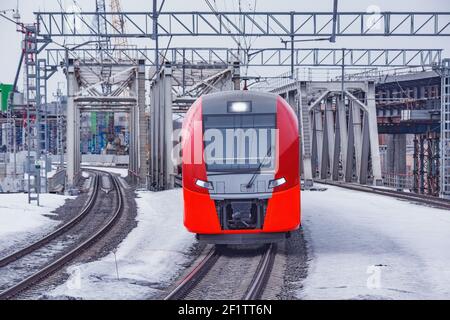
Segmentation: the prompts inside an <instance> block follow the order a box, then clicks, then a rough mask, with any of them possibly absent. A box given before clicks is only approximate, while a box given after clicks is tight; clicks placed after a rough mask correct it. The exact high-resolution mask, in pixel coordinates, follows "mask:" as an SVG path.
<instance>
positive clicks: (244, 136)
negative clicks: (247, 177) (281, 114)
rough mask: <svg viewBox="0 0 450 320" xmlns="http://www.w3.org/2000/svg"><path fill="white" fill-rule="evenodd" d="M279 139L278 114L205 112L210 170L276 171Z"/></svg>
mask: <svg viewBox="0 0 450 320" xmlns="http://www.w3.org/2000/svg"><path fill="white" fill-rule="evenodd" d="M275 138H276V117H275V114H226V115H205V116H204V117H203V141H204V158H205V162H206V169H207V170H208V171H216V172H217V171H219V172H220V171H224V172H229V171H240V172H245V171H255V170H258V169H261V170H272V169H273V168H274V164H275V154H276V153H275V151H276V150H275Z"/></svg>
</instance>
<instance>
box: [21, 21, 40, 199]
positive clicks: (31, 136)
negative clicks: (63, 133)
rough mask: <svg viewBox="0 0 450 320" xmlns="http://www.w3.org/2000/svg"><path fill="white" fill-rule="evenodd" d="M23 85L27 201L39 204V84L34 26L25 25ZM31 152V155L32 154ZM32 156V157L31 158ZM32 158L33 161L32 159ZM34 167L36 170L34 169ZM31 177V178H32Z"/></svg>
mask: <svg viewBox="0 0 450 320" xmlns="http://www.w3.org/2000/svg"><path fill="white" fill-rule="evenodd" d="M24 50H25V57H24V59H25V61H24V62H25V64H24V65H25V85H26V128H25V130H24V132H25V139H24V146H25V148H26V150H27V173H28V203H31V201H36V202H37V204H38V205H39V194H40V191H41V190H40V181H39V180H40V176H41V170H40V168H39V167H38V166H35V164H36V161H37V158H38V157H39V154H40V148H39V146H40V143H39V141H38V132H37V131H38V130H36V129H37V125H36V124H38V123H39V122H40V121H39V119H38V118H39V116H40V112H39V111H40V102H41V99H40V84H39V82H40V81H39V80H38V76H39V67H38V62H37V54H38V49H37V37H36V26H35V25H32V26H27V27H26V29H25V38H24ZM32 153H33V155H32ZM33 157H34V158H33ZM33 160H34V161H33ZM35 169H36V170H37V171H35ZM32 178H33V179H32Z"/></svg>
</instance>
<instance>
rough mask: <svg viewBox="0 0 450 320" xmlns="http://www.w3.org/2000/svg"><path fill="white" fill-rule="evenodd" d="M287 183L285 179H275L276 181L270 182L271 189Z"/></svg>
mask: <svg viewBox="0 0 450 320" xmlns="http://www.w3.org/2000/svg"><path fill="white" fill-rule="evenodd" d="M285 183H286V179H285V178H279V179H275V180H270V181H269V188H272V189H273V188H275V187H279V186H281V185H283V184H285Z"/></svg>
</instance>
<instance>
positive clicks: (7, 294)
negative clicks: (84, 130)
mask: <svg viewBox="0 0 450 320" xmlns="http://www.w3.org/2000/svg"><path fill="white" fill-rule="evenodd" d="M108 174H109V175H110V176H111V177H112V180H113V184H114V188H115V189H116V190H117V209H116V211H115V212H114V215H113V216H112V217H111V219H110V220H109V221H108V222H107V223H106V224H105V225H104V226H103V227H101V228H100V229H99V230H98V231H97V232H95V233H94V234H93V235H92V236H91V237H89V238H88V239H87V240H85V241H84V242H83V243H81V244H80V245H78V246H77V247H76V248H74V249H73V250H71V251H70V252H68V253H66V254H65V255H64V256H62V257H60V258H59V259H57V260H56V261H53V262H52V263H50V264H49V265H47V266H45V267H44V268H42V269H41V270H39V271H37V272H36V273H34V274H33V275H31V276H29V277H28V278H26V279H24V280H22V281H21V282H20V283H18V284H16V285H14V286H12V287H10V288H8V289H6V290H5V291H3V292H0V300H5V299H11V298H12V297H14V296H16V295H17V294H19V293H20V292H22V291H23V290H25V289H27V288H29V287H30V286H32V285H34V284H36V283H37V282H39V281H41V280H42V279H44V278H46V277H48V276H49V275H51V274H52V273H54V272H56V271H57V270H59V269H61V268H62V267H63V266H64V265H65V264H67V263H68V262H70V261H71V260H73V259H74V258H75V257H77V256H79V255H80V254H81V253H83V252H84V251H85V250H86V249H87V248H89V247H90V246H91V245H93V244H94V243H95V242H96V241H98V240H99V239H100V238H101V237H103V236H104V235H105V234H106V233H107V232H108V231H109V230H110V229H111V228H112V227H113V226H114V224H115V223H116V222H117V221H118V220H119V218H120V216H121V214H122V212H123V203H124V201H123V198H124V196H123V193H122V189H121V187H120V183H119V181H118V178H117V177H115V176H113V175H112V174H110V173H108Z"/></svg>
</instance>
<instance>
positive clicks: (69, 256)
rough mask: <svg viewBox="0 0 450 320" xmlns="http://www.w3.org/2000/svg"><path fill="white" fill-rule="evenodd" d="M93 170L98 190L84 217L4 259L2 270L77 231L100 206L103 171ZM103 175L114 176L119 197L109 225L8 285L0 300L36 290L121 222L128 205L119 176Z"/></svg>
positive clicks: (83, 213)
mask: <svg viewBox="0 0 450 320" xmlns="http://www.w3.org/2000/svg"><path fill="white" fill-rule="evenodd" d="M90 171H91V172H92V173H93V174H94V183H93V188H94V189H93V191H92V193H91V196H90V197H89V199H88V201H87V204H86V205H85V206H84V208H83V209H82V210H81V212H80V214H78V215H77V216H76V217H75V218H73V219H72V220H70V221H69V222H68V223H66V224H64V225H63V226H62V227H60V228H58V229H57V230H55V231H54V232H52V233H51V234H49V235H47V236H45V237H44V238H42V239H41V240H39V241H37V242H35V243H33V244H31V245H29V246H27V247H26V248H24V249H21V250H19V251H17V252H14V253H12V254H10V255H8V256H7V257H5V258H2V259H0V268H6V267H8V266H9V265H10V264H12V263H14V262H16V261H18V260H20V259H24V258H26V257H27V256H28V255H31V254H33V253H34V252H35V251H36V250H38V249H41V248H44V247H45V246H46V245H47V244H49V243H51V242H53V241H55V240H56V239H58V238H59V237H61V236H62V235H64V234H65V233H66V232H68V231H70V230H71V229H72V228H74V227H75V226H76V225H77V224H79V223H80V222H81V221H82V220H83V219H84V218H86V216H87V215H88V214H89V213H91V212H92V209H93V207H94V204H95V203H96V200H97V198H98V194H99V189H101V186H100V182H99V181H100V175H101V173H100V171H95V170H90ZM102 174H104V175H105V174H107V175H108V176H109V177H110V179H111V181H112V187H113V189H114V190H115V191H116V194H117V197H116V209H115V210H114V212H113V214H112V216H111V217H109V219H108V220H107V222H106V223H104V224H102V225H101V226H100V227H99V228H98V229H97V230H96V231H95V232H94V233H93V234H90V235H89V236H88V237H87V239H83V241H81V242H80V243H78V244H77V245H76V246H75V247H74V248H71V249H70V250H68V251H67V252H64V253H63V254H62V256H59V257H58V258H56V259H54V260H51V261H50V262H47V263H45V264H44V265H42V266H40V267H38V268H37V270H36V271H33V273H31V274H28V275H27V276H26V277H25V278H24V279H22V280H21V281H19V282H15V283H12V284H10V285H9V284H8V286H7V288H6V289H4V290H3V291H1V292H0V300H5V299H11V298H13V297H15V296H17V295H18V294H19V293H21V292H22V291H24V290H26V289H28V288H30V287H32V286H33V285H34V284H36V283H38V282H39V281H41V280H43V279H45V278H46V277H48V276H50V275H51V274H53V273H54V272H56V271H58V270H60V269H61V268H62V267H63V266H64V265H66V264H67V263H69V262H70V261H71V260H73V259H74V258H76V257H77V256H79V255H80V254H81V253H83V252H84V251H85V250H86V249H88V248H89V247H90V246H92V245H93V244H94V243H95V242H96V241H98V240H99V239H100V238H101V237H102V236H104V235H105V234H106V233H107V232H108V231H109V230H110V229H111V228H112V227H113V226H114V224H115V223H116V222H117V221H118V219H119V218H120V216H121V214H122V211H123V206H124V196H123V191H122V189H121V186H120V183H119V181H118V178H117V177H116V176H113V175H112V174H110V173H105V172H102ZM0 273H1V272H0Z"/></svg>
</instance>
